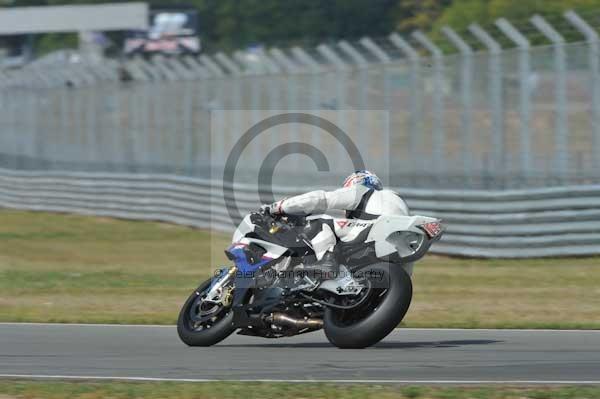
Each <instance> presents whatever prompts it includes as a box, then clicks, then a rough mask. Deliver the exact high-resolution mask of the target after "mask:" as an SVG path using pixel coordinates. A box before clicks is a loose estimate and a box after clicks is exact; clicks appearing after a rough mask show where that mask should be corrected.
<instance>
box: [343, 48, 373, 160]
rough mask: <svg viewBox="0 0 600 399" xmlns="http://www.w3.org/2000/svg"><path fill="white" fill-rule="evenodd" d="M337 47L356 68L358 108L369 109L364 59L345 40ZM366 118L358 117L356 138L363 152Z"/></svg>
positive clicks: (367, 77) (367, 137) (367, 73)
mask: <svg viewBox="0 0 600 399" xmlns="http://www.w3.org/2000/svg"><path fill="white" fill-rule="evenodd" d="M338 47H339V48H340V50H342V51H343V52H344V53H345V54H346V55H347V56H348V57H349V58H350V59H351V60H352V62H354V63H355V65H356V66H357V67H358V71H357V74H358V84H357V89H358V93H357V96H358V107H356V108H358V109H359V110H360V111H361V112H364V111H365V110H368V109H369V104H368V92H369V71H368V69H367V66H368V65H369V63H368V61H367V60H366V58H365V57H364V56H363V55H362V54H361V53H359V52H358V51H357V50H356V49H355V48H354V47H353V46H352V45H351V44H350V43H348V42H347V41H345V40H341V41H339V42H338ZM365 123H366V118H363V117H362V116H360V115H359V120H358V135H359V136H358V137H359V145H360V147H361V148H362V149H363V151H368V149H369V147H370V146H369V145H368V143H369V132H367V127H366V125H365Z"/></svg>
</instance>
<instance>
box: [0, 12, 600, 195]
mask: <svg viewBox="0 0 600 399" xmlns="http://www.w3.org/2000/svg"><path fill="white" fill-rule="evenodd" d="M560 20H561V21H562V22H561V23H560V24H558V23H557V22H556V21H553V22H552V24H551V23H549V22H548V21H546V20H544V19H542V18H541V17H539V16H536V17H533V18H532V19H531V21H527V24H529V25H530V28H531V29H533V30H535V31H536V32H538V33H539V35H540V36H542V37H543V38H544V39H543V40H545V41H546V44H542V45H537V46H533V45H532V44H531V43H530V42H529V40H528V39H526V38H525V36H524V35H523V34H521V33H520V32H519V30H517V29H516V28H515V27H514V26H513V25H511V24H510V23H509V22H508V21H506V20H503V19H501V20H498V21H497V22H496V26H495V27H494V32H495V33H493V34H492V33H488V31H489V32H492V30H491V29H489V28H487V27H486V30H484V29H483V28H482V27H481V26H479V25H476V24H473V25H471V26H470V27H469V30H468V32H460V34H459V33H457V32H455V31H453V30H452V29H450V28H445V29H444V30H443V32H444V36H445V37H446V40H447V44H448V45H447V46H446V47H444V48H441V47H439V46H437V45H436V44H434V43H433V42H432V41H431V40H430V39H429V38H428V37H427V36H425V35H424V34H422V33H421V32H414V33H413V34H412V35H410V36H406V37H401V36H400V35H398V34H392V35H390V36H389V37H386V38H378V39H376V40H375V39H369V38H364V39H362V40H360V41H357V42H348V41H340V42H339V43H335V44H331V43H329V44H322V45H319V46H317V47H316V48H300V47H295V48H291V49H285V50H281V49H277V48H271V49H269V50H264V51H261V50H256V51H243V52H242V51H238V52H234V53H232V54H224V53H217V54H215V55H202V56H200V57H192V56H182V57H169V58H167V57H161V56H157V57H154V58H152V59H143V58H135V59H128V60H121V61H117V60H106V61H104V62H102V63H100V64H94V63H87V62H85V61H84V60H79V61H78V62H65V63H63V64H60V63H59V64H57V63H56V62H54V63H50V62H46V63H44V62H41V61H40V62H38V63H35V62H34V63H33V64H31V65H29V66H27V67H25V68H22V69H20V70H5V71H0V132H1V134H0V166H3V167H5V168H13V169H28V170H37V169H44V170H46V169H51V170H68V171H99V172H125V173H168V174H178V175H184V176H192V177H199V176H203V177H207V174H206V173H205V172H206V170H207V168H208V167H210V166H214V165H211V159H212V160H214V159H225V158H226V157H227V154H226V153H217V154H215V151H218V149H215V148H214V147H213V148H211V143H210V142H209V137H210V113H211V111H214V110H222V109H225V110H237V109H243V110H349V109H350V110H369V109H375V110H386V111H388V112H389V131H390V139H389V143H386V145H388V148H389V154H388V158H389V159H390V165H389V166H390V172H391V173H390V178H391V181H392V183H393V184H394V185H397V186H410V187H421V188H430V187H436V188H456V189H504V188H528V187H543V186H549V185H577V184H592V183H599V182H600V76H599V73H600V72H599V60H600V58H599V45H600V41H599V39H598V35H597V33H596V31H595V30H594V29H593V28H592V27H591V26H590V25H588V24H587V23H586V22H585V21H584V20H583V19H582V18H580V17H579V16H578V15H577V14H575V13H573V12H570V13H566V14H565V16H564V17H560ZM553 24H554V25H553ZM553 26H557V28H553ZM565 29H566V30H568V31H569V32H568V33H569V34H573V32H575V34H577V35H579V37H581V38H582V39H585V41H581V42H577V43H565V40H564V39H563V35H562V34H561V32H563V31H565ZM515 46H516V47H515ZM73 57H75V55H72V56H70V57H69V56H67V58H70V59H71V61H73ZM359 129H360V131H361V136H362V137H363V138H364V139H365V143H367V145H368V137H370V135H371V134H372V129H374V128H373V126H369V125H368V124H367V123H364V124H363V125H362V126H359ZM239 134H241V133H239ZM230 138H231V139H234V140H235V139H236V137H230ZM289 138H290V141H297V139H300V136H299V134H298V133H297V132H295V131H294V130H293V129H291V128H290V132H289ZM330 156H331V157H332V162H331V164H333V165H335V164H338V162H337V160H336V157H338V156H339V155H338V154H337V153H335V151H331V154H330Z"/></svg>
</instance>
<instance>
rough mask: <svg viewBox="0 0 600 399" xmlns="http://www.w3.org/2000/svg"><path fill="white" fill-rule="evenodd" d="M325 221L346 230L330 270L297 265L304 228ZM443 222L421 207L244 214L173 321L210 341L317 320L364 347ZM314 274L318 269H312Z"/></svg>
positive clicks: (343, 340)
mask: <svg viewBox="0 0 600 399" xmlns="http://www.w3.org/2000/svg"><path fill="white" fill-rule="evenodd" d="M321 223H330V224H331V225H332V226H337V228H347V229H354V230H355V231H354V234H350V235H348V237H353V238H352V239H349V240H346V241H339V242H338V244H337V245H336V246H335V249H334V255H335V259H336V261H337V262H338V264H339V265H340V268H339V272H338V273H336V274H335V275H333V276H330V275H315V273H306V272H304V271H303V268H302V265H303V264H305V262H307V260H310V259H311V257H312V259H313V260H314V252H313V251H312V248H311V246H310V240H309V239H308V234H309V232H310V230H311V229H314V228H315V227H318V226H321ZM443 231H444V226H443V225H442V224H441V221H440V220H439V219H435V218H431V217H426V216H404V215H389V216H387V215H386V216H379V217H378V218H377V219H374V220H358V219H344V218H333V217H331V216H328V215H316V216H311V217H295V216H274V215H271V214H269V213H261V212H254V213H250V214H249V215H246V216H245V217H244V219H243V220H242V221H241V223H240V225H239V226H238V227H237V229H236V231H235V233H234V234H233V240H232V244H231V246H230V247H229V248H228V249H227V250H226V251H225V254H226V255H227V257H228V259H230V260H231V261H233V266H231V267H229V268H223V269H221V270H219V271H218V273H216V275H215V276H214V277H212V278H210V279H208V280H206V281H204V282H203V283H202V284H200V286H199V287H198V288H196V290H195V291H194V292H193V293H192V294H191V295H190V296H189V298H188V299H187V301H186V302H185V304H184V305H183V307H182V309H181V312H180V314H179V318H178V321H177V331H178V334H179V337H180V339H181V340H182V341H183V342H184V343H185V344H187V345H189V346H210V345H214V344H216V343H218V342H220V341H222V340H224V339H225V338H227V337H228V336H229V335H230V334H232V333H233V332H234V331H236V330H239V331H238V334H241V335H252V336H258V337H265V338H278V337H286V336H293V335H297V334H303V333H307V332H311V331H316V330H319V329H323V330H324V332H325V335H326V336H327V339H328V340H329V341H330V342H331V343H332V344H333V345H335V346H337V347H339V348H365V347H368V346H371V345H374V344H376V343H377V342H379V341H380V340H381V339H383V338H384V337H385V336H387V335H388V334H389V333H390V332H391V331H392V330H393V329H394V328H395V327H396V326H397V325H398V324H399V323H400V321H401V320H402V319H403V318H404V316H405V314H406V312H407V311H408V308H409V306H410V302H411V299H412V281H411V275H412V262H414V261H416V260H418V259H420V258H421V257H423V256H424V255H425V253H426V252H427V251H428V249H429V247H430V246H431V244H432V243H433V242H435V241H437V240H439V239H440V237H441V236H442V234H443ZM317 274H318V273H317Z"/></svg>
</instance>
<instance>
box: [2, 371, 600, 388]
mask: <svg viewBox="0 0 600 399" xmlns="http://www.w3.org/2000/svg"><path fill="white" fill-rule="evenodd" d="M0 378H15V379H42V380H43V379H46V380H108V381H140V382H143V381H153V382H161V381H162V382H282V383H307V382H312V383H316V382H319V383H323V382H329V383H335V384H435V385H444V384H452V385H482V384H499V385H502V384H508V385H511V384H512V385H600V380H579V381H577V380H575V381H569V380H564V381H552V380H548V381H544V380H377V379H374V380H356V379H352V380H316V379H306V380H291V379H281V380H277V379H260V378H250V379H248V378H243V379H239V380H235V379H210V378H162V377H117V376H86V375H43V374H0Z"/></svg>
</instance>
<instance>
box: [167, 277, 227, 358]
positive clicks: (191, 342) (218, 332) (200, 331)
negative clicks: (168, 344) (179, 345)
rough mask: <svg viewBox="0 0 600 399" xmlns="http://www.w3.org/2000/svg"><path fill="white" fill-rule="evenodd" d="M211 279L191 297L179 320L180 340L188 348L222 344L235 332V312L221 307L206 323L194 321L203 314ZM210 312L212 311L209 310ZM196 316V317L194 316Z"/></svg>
mask: <svg viewBox="0 0 600 399" xmlns="http://www.w3.org/2000/svg"><path fill="white" fill-rule="evenodd" d="M210 283H211V279H208V280H206V281H205V282H203V283H202V284H200V286H199V287H198V288H197V289H196V290H195V291H194V292H192V294H191V295H190V296H189V298H188V299H187V301H186V302H185V304H184V305H183V307H182V308H181V311H180V312H179V318H178V320H177V333H178V334H179V338H180V339H181V340H182V341H183V342H184V343H185V344H186V345H188V346H211V345H214V344H216V343H218V342H221V341H222V340H224V339H225V338H227V337H228V336H229V335H231V333H233V332H234V331H235V328H234V327H233V312H232V311H231V309H227V308H224V307H222V306H221V308H220V309H216V310H215V311H214V312H213V313H208V316H211V315H213V314H214V316H213V317H208V316H206V317H205V318H206V320H205V321H197V320H194V317H198V316H197V315H198V314H199V313H200V312H202V311H203V310H202V306H203V304H202V301H201V297H202V295H203V294H204V292H205V291H207V290H208V288H209V287H210ZM208 310H210V309H208ZM194 315H196V316H194Z"/></svg>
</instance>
